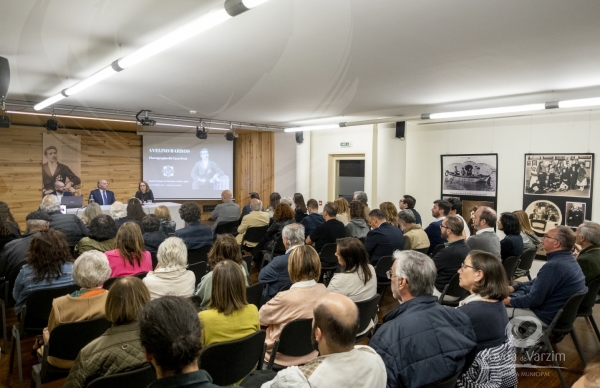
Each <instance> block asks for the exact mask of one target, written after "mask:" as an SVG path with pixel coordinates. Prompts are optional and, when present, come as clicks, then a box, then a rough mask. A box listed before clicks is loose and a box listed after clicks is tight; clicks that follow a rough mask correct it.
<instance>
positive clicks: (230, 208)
mask: <svg viewBox="0 0 600 388" xmlns="http://www.w3.org/2000/svg"><path fill="white" fill-rule="evenodd" d="M232 198H233V194H232V193H231V191H230V190H223V192H222V193H221V201H223V203H220V204H218V205H217V206H216V207H215V210H213V212H212V213H210V219H211V220H214V221H215V223H214V224H213V231H214V230H215V228H216V227H217V225H218V224H219V223H225V222H230V221H237V220H238V217H239V216H240V205H238V204H237V203H235V202H233V200H232Z"/></svg>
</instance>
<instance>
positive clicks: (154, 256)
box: [150, 251, 158, 269]
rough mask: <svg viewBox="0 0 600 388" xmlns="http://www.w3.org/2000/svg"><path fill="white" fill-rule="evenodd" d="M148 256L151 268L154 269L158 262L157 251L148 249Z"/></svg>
mask: <svg viewBox="0 0 600 388" xmlns="http://www.w3.org/2000/svg"><path fill="white" fill-rule="evenodd" d="M150 257H151V258H152V269H154V268H156V265H157V264H158V252H156V251H150Z"/></svg>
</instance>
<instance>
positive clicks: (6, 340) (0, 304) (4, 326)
mask: <svg viewBox="0 0 600 388" xmlns="http://www.w3.org/2000/svg"><path fill="white" fill-rule="evenodd" d="M0 308H1V309H2V341H3V342H2V345H3V348H2V352H3V353H4V354H6V348H7V347H8V339H7V334H6V305H5V304H4V301H3V300H0Z"/></svg>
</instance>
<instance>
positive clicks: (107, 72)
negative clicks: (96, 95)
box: [65, 65, 117, 96]
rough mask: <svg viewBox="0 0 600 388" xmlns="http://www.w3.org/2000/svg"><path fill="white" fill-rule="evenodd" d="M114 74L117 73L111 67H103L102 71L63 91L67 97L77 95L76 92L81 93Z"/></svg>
mask: <svg viewBox="0 0 600 388" xmlns="http://www.w3.org/2000/svg"><path fill="white" fill-rule="evenodd" d="M116 73H117V72H116V71H115V69H113V68H112V66H110V65H109V66H107V67H105V68H104V69H102V70H100V71H98V72H96V73H94V74H93V75H91V76H89V77H87V78H86V79H84V80H83V81H81V82H78V83H76V84H75V85H74V86H71V87H70V88H67V89H66V90H65V94H66V95H67V96H72V95H73V94H75V93H78V92H80V91H82V90H83V89H85V88H88V87H90V86H92V85H94V84H95V83H98V82H100V81H102V80H103V79H105V78H108V77H110V76H111V75H113V74H116Z"/></svg>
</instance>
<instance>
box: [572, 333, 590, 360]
mask: <svg viewBox="0 0 600 388" xmlns="http://www.w3.org/2000/svg"><path fill="white" fill-rule="evenodd" d="M569 334H571V338H572V339H573V343H574V344H575V349H577V353H579V358H581V362H583V367H584V368H585V367H586V366H587V361H586V360H585V356H584V355H583V352H582V351H581V345H580V344H579V339H577V334H575V330H571V332H570V333H569Z"/></svg>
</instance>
